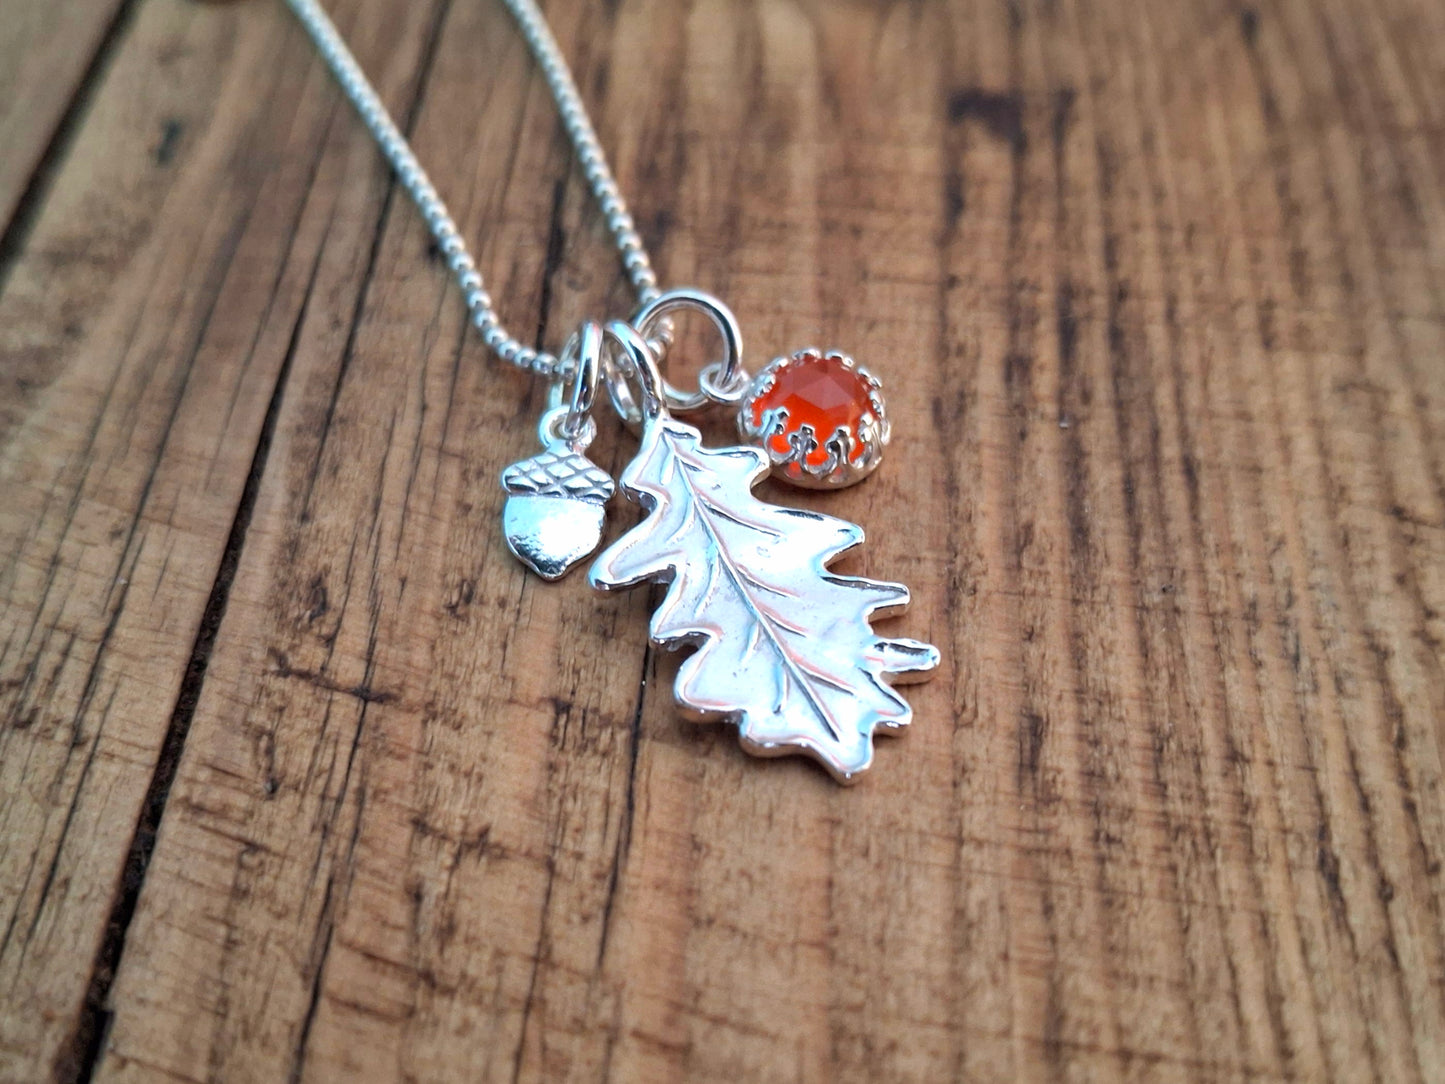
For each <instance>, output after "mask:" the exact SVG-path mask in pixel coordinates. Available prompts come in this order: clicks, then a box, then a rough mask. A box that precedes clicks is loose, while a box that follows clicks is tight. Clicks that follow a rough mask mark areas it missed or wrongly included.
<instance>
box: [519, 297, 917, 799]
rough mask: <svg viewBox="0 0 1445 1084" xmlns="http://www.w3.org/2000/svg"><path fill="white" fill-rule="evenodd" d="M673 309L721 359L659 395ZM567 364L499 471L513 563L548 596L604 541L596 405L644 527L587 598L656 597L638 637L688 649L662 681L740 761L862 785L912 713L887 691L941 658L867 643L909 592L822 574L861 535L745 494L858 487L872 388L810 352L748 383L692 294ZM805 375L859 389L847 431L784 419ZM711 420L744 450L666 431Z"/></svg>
mask: <svg viewBox="0 0 1445 1084" xmlns="http://www.w3.org/2000/svg"><path fill="white" fill-rule="evenodd" d="M683 310H692V311H696V312H701V313H702V314H704V315H706V316H707V317H709V318H710V319H711V320H712V322H713V323H714V325H715V326H716V328H717V330H718V332H719V333H720V335H721V339H722V357H721V359H720V360H718V361H715V362H713V363H712V364H710V365H707V366H705V367H704V368H703V369H702V370H701V371H700V373H699V380H698V384H699V386H698V389H697V390H696V391H694V392H685V391H682V390H680V389H678V388H676V387H674V386H673V385H672V384H671V383H669V382H668V381H667V380H665V379H664V378H663V376H662V375H661V372H660V370H659V362H658V356H657V355H658V347H659V345H660V344H661V343H666V341H667V337H668V332H669V330H670V326H671V325H670V322H671V319H672V317H673V316H674V315H675V314H677V313H678V312H680V311H683ZM561 361H562V365H561V370H562V372H563V374H564V375H563V378H562V379H561V380H559V381H557V382H556V383H555V384H554V386H553V388H552V392H551V396H550V403H549V408H548V410H547V411H546V413H545V414H544V415H543V417H542V419H541V422H540V424H539V426H538V433H539V436H540V439H541V443H542V447H543V450H542V452H541V453H540V454H538V455H536V456H533V457H532V458H530V459H526V460H523V461H522V462H519V463H515V464H513V465H512V466H510V467H508V468H507V469H506V470H505V471H504V472H503V474H502V485H503V488H504V489H505V490H506V493H507V499H506V505H505V509H504V512H503V526H504V529H505V532H506V539H507V545H508V547H509V548H510V549H511V551H512V552H513V553H514V554H515V555H516V556H517V557H518V559H519V560H521V561H522V563H523V564H525V565H526V566H527V567H528V568H529V569H531V570H532V571H533V572H534V573H536V574H537V575H539V576H542V577H543V578H545V579H548V580H555V579H559V578H560V577H562V576H563V575H565V574H566V573H567V572H568V571H569V570H570V569H571V568H572V567H573V566H575V565H576V564H577V563H578V562H580V561H582V560H583V559H584V558H586V557H587V556H589V555H590V554H592V553H593V552H594V551H595V550H596V549H597V547H598V546H599V545H600V544H601V541H602V537H603V532H604V520H605V506H606V504H607V502H608V501H609V500H610V498H611V497H612V495H613V492H614V488H615V487H614V485H613V481H612V479H611V478H610V477H609V476H608V474H607V473H606V472H605V471H603V470H602V469H601V468H600V467H598V466H597V465H596V464H595V463H593V462H592V461H590V460H589V459H588V458H587V457H586V454H585V453H586V451H587V447H588V445H589V444H590V443H591V441H592V439H593V437H594V436H595V434H596V422H595V420H594V418H593V417H592V411H593V408H594V405H595V404H596V402H597V392H598V391H599V389H602V388H605V389H606V391H607V394H608V399H609V400H610V402H611V404H612V406H613V407H614V409H615V410H616V411H617V413H618V414H619V415H620V416H621V417H622V419H623V421H624V422H625V423H626V424H627V425H628V427H629V428H632V429H633V430H635V431H636V432H638V433H639V436H640V440H641V445H640V448H639V450H638V453H637V455H636V457H635V458H634V459H633V460H632V462H631V463H629V464H628V466H627V467H626V468H625V469H624V470H623V472H622V475H621V478H620V482H621V485H622V489H623V492H624V493H625V494H626V496H627V497H628V498H629V499H630V500H632V501H634V502H636V503H638V504H640V505H641V506H642V507H643V508H644V509H645V510H646V512H647V515H646V517H645V518H644V519H643V520H642V521H641V522H640V523H638V524H637V525H636V526H635V527H633V528H632V529H631V530H629V531H627V532H626V533H625V534H623V535H622V536H621V538H619V539H618V540H617V541H615V542H614V543H613V544H612V545H611V546H610V547H609V548H608V549H607V550H605V551H604V552H603V553H602V554H601V556H599V557H598V558H597V560H596V561H595V562H594V564H593V566H592V569H591V572H590V576H589V578H590V581H591V583H592V585H593V586H594V587H596V588H597V589H599V590H603V591H611V590H618V589H623V588H628V587H633V586H636V585H638V584H641V583H644V582H658V583H664V584H666V585H667V586H668V590H667V594H666V597H665V598H664V599H663V601H662V603H661V605H659V606H658V608H657V610H656V611H655V612H654V614H653V617H652V624H651V637H652V640H653V642H654V643H657V644H658V645H660V646H663V647H667V648H669V649H673V650H678V649H683V648H688V649H691V650H692V653H691V654H690V655H689V656H688V657H687V658H686V659H684V660H683V662H682V663H681V665H680V666H679V668H678V673H677V677H676V679H675V682H674V694H675V696H676V699H677V702H678V704H679V705H680V706H681V708H682V709H683V710H684V711H685V712H686V713H687V714H688V715H689V716H691V717H692V718H695V719H698V720H704V721H721V722H726V723H730V724H732V725H734V726H736V728H737V730H738V735H739V739H740V741H741V743H742V745H743V747H744V748H745V749H747V750H748V751H749V752H751V753H754V754H757V755H761V756H779V755H784V754H791V753H801V754H805V755H808V756H811V757H813V758H814V759H815V760H817V761H818V762H820V763H821V764H822V765H823V766H824V767H825V768H826V769H827V770H828V772H829V773H830V774H831V775H832V776H833V777H834V778H835V779H837V780H838V781H839V782H843V783H851V782H854V781H856V780H857V779H858V778H859V776H860V774H861V773H862V772H863V771H865V770H866V769H867V768H868V767H869V765H870V764H871V763H872V758H873V735H874V734H875V733H876V732H877V731H878V730H883V731H884V732H893V731H897V730H900V729H902V728H903V727H905V726H907V725H908V723H909V722H910V719H911V716H912V711H911V709H910V707H909V705H908V702H907V701H906V700H904V699H903V697H902V696H901V695H899V693H898V692H897V691H896V690H895V689H894V687H893V686H894V685H895V684H899V683H903V682H906V681H916V680H920V679H922V678H924V677H926V676H927V675H928V673H929V672H930V671H931V670H932V669H933V668H934V667H936V666H937V664H938V661H939V655H938V651H937V649H936V648H934V647H932V646H931V645H929V644H925V643H921V642H919V641H916V640H910V639H902V638H888V637H882V636H879V635H878V634H877V633H875V632H874V630H873V628H872V625H871V622H872V620H874V619H876V618H880V617H885V616H889V615H892V614H896V613H899V612H901V611H902V610H903V609H904V608H905V607H906V606H907V604H908V599H909V596H908V590H907V588H905V587H903V586H902V585H901V584H893V583H885V582H880V581H876V580H870V579H866V578H863V577H856V576H843V575H839V574H837V573H834V572H832V571H830V570H829V569H828V567H827V566H828V565H829V564H830V563H831V562H833V561H834V560H835V559H836V558H837V557H838V556H840V555H841V554H842V553H844V552H845V551H847V550H851V549H853V548H854V547H856V546H858V545H860V544H861V543H862V541H863V531H862V529H861V528H859V527H857V526H855V525H854V524H852V523H847V522H845V521H843V520H839V519H836V518H834V517H831V516H825V515H821V514H819V513H816V512H811V511H805V510H802V509H795V508H784V507H779V506H776V505H770V504H766V503H764V502H762V501H759V500H758V499H757V498H756V497H754V496H753V495H752V488H753V486H754V485H756V484H757V483H758V482H759V481H760V480H761V479H762V477H763V476H764V475H766V474H767V473H769V471H771V472H772V473H773V474H774V475H776V476H777V477H780V478H783V479H785V480H787V481H791V482H794V483H795V484H800V485H805V486H809V487H811V488H836V487H839V486H843V485H849V484H852V483H853V482H856V481H858V480H860V479H861V478H863V477H865V476H866V475H868V474H869V473H871V472H872V471H873V470H874V469H875V468H876V467H877V466H878V463H879V461H880V460H881V458H882V453H883V448H884V446H885V445H886V444H887V441H888V436H889V426H888V421H887V417H886V414H885V408H884V404H883V398H882V392H881V388H880V386H879V384H878V381H877V380H876V378H875V377H873V376H872V374H870V373H868V372H867V371H866V370H862V369H861V368H860V367H858V366H856V365H855V364H854V363H853V361H852V360H851V359H850V358H847V357H846V356H845V355H842V354H838V353H824V352H823V351H819V350H805V351H800V352H798V353H797V354H794V355H791V356H788V357H783V358H779V359H777V360H776V361H774V362H773V363H771V364H770V365H769V366H767V367H766V368H765V369H764V370H763V371H762V372H761V373H759V374H758V376H757V377H756V378H750V377H749V376H748V374H747V372H746V371H745V370H744V369H743V366H742V341H741V335H740V333H739V330H738V326H737V322H736V320H735V319H734V317H733V315H732V313H731V311H729V310H728V308H727V307H726V306H725V305H723V303H722V302H721V301H719V300H718V299H716V298H714V297H712V296H711V295H708V294H705V293H702V292H700V291H694V290H674V291H671V292H669V293H665V294H662V295H660V296H659V297H657V298H656V299H655V300H653V301H652V302H650V303H649V304H647V305H645V306H644V307H643V308H642V310H641V311H639V312H638V313H637V314H636V316H635V317H634V318H633V319H632V321H631V322H630V323H629V322H623V321H613V322H611V323H609V324H607V325H605V326H604V325H600V324H596V323H588V324H584V325H583V327H582V328H581V329H580V330H579V331H578V333H577V334H576V335H574V336H573V337H572V339H571V341H570V342H569V343H568V345H567V347H566V349H565V350H564V351H563V353H562V355H561ZM808 366H828V367H830V368H829V369H828V371H827V372H826V373H825V372H823V371H822V370H821V369H814V370H810V369H808ZM799 367H802V372H803V377H802V379H804V380H805V381H806V380H819V379H822V380H824V381H825V383H824V384H823V385H822V386H823V387H824V389H825V391H834V390H835V388H834V386H833V385H828V384H827V383H826V381H827V380H830V379H831V380H833V381H835V383H836V382H837V381H840V380H841V381H843V382H844V386H850V385H847V381H849V380H850V379H851V380H856V381H858V382H859V383H858V385H857V386H858V388H859V389H860V390H859V392H858V403H857V406H856V409H855V410H854V411H853V415H851V416H850V423H851V424H848V425H839V426H836V427H835V428H834V431H833V432H827V433H822V432H819V431H818V429H819V426H818V425H817V424H816V423H815V424H809V419H807V418H792V417H790V414H791V413H792V411H790V410H789V408H788V405H787V404H788V403H789V400H787V399H779V397H778V395H777V391H778V387H777V382H778V380H779V378H780V374H783V373H789V374H790V376H789V377H788V379H792V380H794V381H797V380H798V379H799V377H798V370H799ZM793 402H796V400H794V401H793ZM715 406H721V407H724V408H726V409H729V410H732V411H734V412H735V414H736V417H737V419H738V424H739V429H740V430H741V432H742V435H743V437H744V439H746V440H749V441H750V442H751V443H749V444H744V445H740V446H737V447H730V448H720V449H712V448H707V447H704V446H703V444H702V438H701V434H700V433H699V432H698V430H697V429H695V428H694V427H692V426H691V425H687V424H685V423H683V422H681V421H679V420H677V416H678V415H684V414H688V413H693V412H696V411H699V410H701V409H705V408H709V407H715ZM800 413H801V412H800ZM835 414H836V411H835ZM818 416H819V417H832V415H822V414H820V415H818ZM829 425H830V426H831V422H830V423H829Z"/></svg>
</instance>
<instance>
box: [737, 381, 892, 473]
mask: <svg viewBox="0 0 1445 1084" xmlns="http://www.w3.org/2000/svg"><path fill="white" fill-rule="evenodd" d="M869 393H870V389H869V385H868V381H867V379H866V378H865V377H863V376H862V375H861V374H860V373H858V372H857V371H855V370H854V369H852V368H850V367H849V365H848V363H847V361H846V360H844V359H843V358H841V357H837V356H833V357H823V356H820V355H818V354H795V355H794V356H793V357H791V358H788V359H787V360H786V361H784V362H783V363H782V364H781V365H780V366H778V368H777V370H776V372H775V373H774V376H773V383H772V386H771V387H769V388H768V389H767V390H766V391H764V392H762V393H761V394H760V395H758V396H757V397H756V398H755V399H754V400H753V402H752V423H753V427H754V428H761V427H762V425H763V415H764V414H766V413H767V412H768V411H770V410H774V409H776V408H778V407H782V408H783V409H784V410H786V411H787V412H788V420H787V426H786V430H785V431H784V432H782V433H776V434H774V435H773V436H772V437H770V438H769V439H768V445H769V447H770V448H771V449H772V450H773V451H774V452H776V453H777V454H778V455H787V454H788V449H789V447H790V445H789V443H788V437H789V436H791V435H792V434H793V433H796V432H798V430H799V429H801V428H802V427H803V426H805V425H806V426H810V427H811V428H812V430H813V435H814V437H815V438H816V439H817V447H816V448H814V449H813V450H812V451H810V452H809V453H808V454H807V455H806V456H804V461H805V462H806V463H807V464H808V465H809V466H814V467H818V466H822V465H823V464H824V463H826V462H827V461H828V449H827V448H826V447H824V445H825V444H826V443H827V442H828V440H829V439H830V438H831V437H832V436H833V434H834V433H836V432H837V431H838V430H839V429H846V430H847V431H848V432H849V433H850V434H851V435H852V437H853V451H852V454H851V455H850V456H849V459H850V460H857V459H860V458H861V457H862V456H863V454H864V452H865V450H866V449H865V448H864V446H863V440H862V434H861V433H860V432H859V426H860V425H861V424H862V422H863V419H864V418H870V417H872V416H873V405H872V403H871V401H870V394H869Z"/></svg>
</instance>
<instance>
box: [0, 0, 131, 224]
mask: <svg viewBox="0 0 1445 1084" xmlns="http://www.w3.org/2000/svg"><path fill="white" fill-rule="evenodd" d="M133 6H134V3H133V0H132V2H128V0H50V2H49V3H21V2H16V0H11V2H10V3H7V4H5V5H4V6H3V7H0V147H4V148H5V153H4V154H0V236H4V235H5V234H6V232H7V230H9V229H10V228H11V227H12V226H13V225H15V224H14V223H13V218H14V216H15V213H16V211H17V209H18V208H19V207H20V205H21V202H22V200H23V198H24V196H25V193H26V192H27V191H30V192H32V193H34V195H35V197H36V198H37V199H40V198H43V194H44V193H43V189H44V187H45V182H46V180H47V177H46V174H47V173H48V172H49V171H48V170H47V169H46V168H45V167H46V165H47V160H48V159H51V158H54V157H58V156H61V155H62V154H63V147H62V144H63V143H64V142H65V141H66V139H67V137H68V136H69V135H70V133H71V130H72V129H73V128H74V126H75V125H76V124H77V123H78V122H79V120H80V119H81V117H82V116H83V114H84V111H85V107H86V105H87V104H88V101H89V89H90V84H91V83H92V82H93V81H94V80H96V79H97V78H98V76H99V75H100V74H101V71H102V70H103V68H104V67H105V65H106V64H107V63H108V61H109V59H110V57H111V54H112V49H111V48H110V46H111V44H112V42H113V41H114V40H115V39H118V38H119V37H120V36H121V35H122V33H123V30H124V24H125V21H126V16H127V14H128V12H129V9H130V8H131V7H133ZM18 228H19V229H20V230H21V231H22V232H23V230H24V228H25V224H20V225H19V226H18ZM7 241H9V238H7Z"/></svg>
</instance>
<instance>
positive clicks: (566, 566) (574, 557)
mask: <svg viewBox="0 0 1445 1084" xmlns="http://www.w3.org/2000/svg"><path fill="white" fill-rule="evenodd" d="M502 487H503V488H504V489H505V490H506V491H507V503H506V505H505V506H504V508H503V510H502V529H503V531H504V532H505V534H506V538H507V548H508V549H510V550H511V551H512V553H514V554H515V555H516V556H517V559H518V560H520V561H521V562H522V563H523V564H524V565H526V566H527V567H528V568H530V569H531V570H532V571H533V572H535V573H536V574H537V575H539V576H541V577H542V578H543V579H546V580H557V579H561V578H562V577H563V576H565V575H566V574H567V573H568V571H570V570H571V568H572V567H573V566H574V565H576V564H577V562H578V561H580V560H582V559H583V558H584V557H586V556H587V555H588V554H590V553H592V551H593V550H595V549H596V548H597V547H598V545H599V544H600V543H601V541H602V524H603V519H604V516H605V510H604V507H603V506H604V505H605V504H606V503H607V501H608V500H609V499H610V498H611V497H612V493H613V489H614V486H613V484H612V479H611V478H610V477H608V475H607V473H606V472H605V471H603V470H602V469H601V468H600V467H598V466H597V465H596V464H595V463H593V462H592V461H591V460H590V459H588V458H587V457H586V456H585V455H583V454H582V451H581V449H579V448H576V447H570V446H565V445H564V446H557V447H552V448H549V449H548V450H547V451H545V452H543V453H542V454H541V455H537V456H533V457H532V458H531V459H524V460H522V461H521V462H520V463H513V464H512V465H511V466H510V467H508V468H507V469H506V470H505V471H503V472H502Z"/></svg>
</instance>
